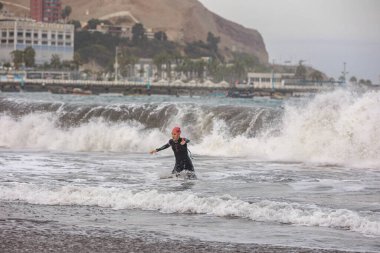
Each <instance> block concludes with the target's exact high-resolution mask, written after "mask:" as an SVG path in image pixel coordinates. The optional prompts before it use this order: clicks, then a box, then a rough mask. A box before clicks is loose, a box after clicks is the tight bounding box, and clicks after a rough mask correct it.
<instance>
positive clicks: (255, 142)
mask: <svg viewBox="0 0 380 253" xmlns="http://www.w3.org/2000/svg"><path fill="white" fill-rule="evenodd" d="M379 108H380V93H379V92H368V93H365V94H360V95H358V94H355V93H352V92H350V91H347V90H337V91H334V92H331V93H326V94H319V95H317V96H316V97H315V98H313V99H311V100H308V101H303V102H297V103H294V102H293V103H286V104H285V105H284V107H283V108H279V107H278V108H269V107H259V106H255V107H252V106H251V107H244V106H231V105H223V106H219V105H215V106H212V105H198V104H193V103H188V104H176V103H174V102H171V103H149V104H148V103H147V104H136V105H132V104H121V105H88V104H73V103H47V102H33V103H32V102H25V101H18V100H16V99H8V98H0V128H1V129H2V131H1V133H0V146H3V147H10V148H15V147H17V148H38V149H49V150H50V149H51V150H67V151H122V152H129V151H131V152H132V151H133V152H146V151H147V150H149V149H151V148H153V147H157V146H160V145H162V144H163V143H165V142H166V141H167V139H168V138H169V136H170V129H171V128H172V127H173V126H175V125H180V126H182V128H183V135H184V136H185V137H187V138H190V139H191V140H192V143H191V145H192V148H191V149H192V151H193V153H195V154H198V155H214V156H251V157H254V158H258V159H269V160H289V161H307V162H322V163H334V164H339V163H342V164H350V165H354V166H355V165H359V166H371V167H376V166H379V165H380V155H379V154H380V142H379V141H378V136H380V110H379ZM4 130H6V131H4Z"/></svg>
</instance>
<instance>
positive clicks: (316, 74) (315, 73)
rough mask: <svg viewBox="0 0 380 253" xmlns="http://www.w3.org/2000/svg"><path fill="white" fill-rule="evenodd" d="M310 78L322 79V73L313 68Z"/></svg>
mask: <svg viewBox="0 0 380 253" xmlns="http://www.w3.org/2000/svg"><path fill="white" fill-rule="evenodd" d="M310 78H311V80H313V81H322V80H323V75H322V72H321V71H318V70H315V71H313V72H312V73H311V74H310Z"/></svg>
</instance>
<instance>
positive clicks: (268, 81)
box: [248, 73, 294, 88]
mask: <svg viewBox="0 0 380 253" xmlns="http://www.w3.org/2000/svg"><path fill="white" fill-rule="evenodd" d="M293 77H294V74H291V73H248V84H249V85H253V87H254V88H276V87H283V86H284V80H286V79H291V78H293Z"/></svg>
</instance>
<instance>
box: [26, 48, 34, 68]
mask: <svg viewBox="0 0 380 253" xmlns="http://www.w3.org/2000/svg"><path fill="white" fill-rule="evenodd" d="M35 57H36V51H34V49H33V48H32V47H27V48H25V49H24V61H25V66H26V67H33V66H34V63H35Z"/></svg>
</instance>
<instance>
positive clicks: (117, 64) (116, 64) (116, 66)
mask: <svg viewBox="0 0 380 253" xmlns="http://www.w3.org/2000/svg"><path fill="white" fill-rule="evenodd" d="M117 51H118V47H116V48H115V65H114V67H115V82H117V75H118V68H119V62H118V60H117Z"/></svg>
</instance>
